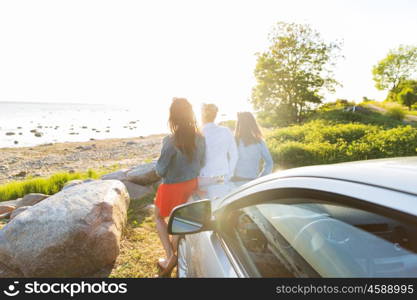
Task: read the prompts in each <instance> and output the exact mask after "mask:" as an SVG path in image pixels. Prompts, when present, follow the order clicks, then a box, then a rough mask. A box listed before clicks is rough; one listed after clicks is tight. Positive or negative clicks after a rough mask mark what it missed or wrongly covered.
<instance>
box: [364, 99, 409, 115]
mask: <svg viewBox="0 0 417 300" xmlns="http://www.w3.org/2000/svg"><path fill="white" fill-rule="evenodd" d="M363 104H371V105H375V106H378V107H380V108H383V109H386V110H390V109H392V108H393V107H394V108H398V109H401V111H402V112H403V113H404V115H412V116H417V110H416V109H417V105H415V106H413V107H412V110H409V109H408V107H406V106H404V105H401V104H399V103H393V102H388V101H368V102H365V103H363Z"/></svg>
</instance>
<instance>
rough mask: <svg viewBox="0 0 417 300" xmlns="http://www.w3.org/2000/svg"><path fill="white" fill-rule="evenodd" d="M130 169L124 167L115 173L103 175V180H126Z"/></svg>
mask: <svg viewBox="0 0 417 300" xmlns="http://www.w3.org/2000/svg"><path fill="white" fill-rule="evenodd" d="M127 171H128V169H124V170H119V171H116V172H113V173H109V174H106V175H103V176H102V177H101V179H102V180H125V179H126V177H127V175H126V173H127Z"/></svg>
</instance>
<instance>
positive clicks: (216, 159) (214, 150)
mask: <svg viewBox="0 0 417 300" xmlns="http://www.w3.org/2000/svg"><path fill="white" fill-rule="evenodd" d="M203 134H204V137H205V138H206V160H205V162H206V163H205V166H204V167H203V168H202V169H201V171H200V176H202V177H215V176H225V177H226V179H230V178H231V177H232V176H233V174H234V171H235V167H236V163H237V160H238V151H237V147H236V142H235V138H234V136H233V134H232V132H231V131H230V130H229V129H228V128H226V127H223V126H218V125H216V124H214V123H207V124H206V125H204V127H203Z"/></svg>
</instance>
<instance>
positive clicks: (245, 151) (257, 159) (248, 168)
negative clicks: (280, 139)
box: [233, 112, 274, 181]
mask: <svg viewBox="0 0 417 300" xmlns="http://www.w3.org/2000/svg"><path fill="white" fill-rule="evenodd" d="M235 138H236V144H237V148H238V152H239V159H238V161H237V164H236V168H235V176H234V178H233V181H249V180H253V179H255V178H257V177H260V176H264V175H267V174H270V173H271V172H272V168H273V165H274V163H273V161H272V157H271V154H270V153H269V150H268V147H267V146H266V144H265V142H264V140H263V138H262V133H261V130H260V129H259V126H258V124H257V122H256V120H255V117H254V116H253V114H252V113H250V112H240V113H238V115H237V123H236V131H235ZM261 161H263V162H264V166H263V169H262V170H261V169H260V163H261Z"/></svg>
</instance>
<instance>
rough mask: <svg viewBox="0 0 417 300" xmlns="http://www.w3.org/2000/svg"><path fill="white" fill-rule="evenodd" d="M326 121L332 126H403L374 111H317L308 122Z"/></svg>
mask: <svg viewBox="0 0 417 300" xmlns="http://www.w3.org/2000/svg"><path fill="white" fill-rule="evenodd" d="M312 120H324V121H328V122H331V123H332V124H340V123H361V124H370V125H379V126H383V127H385V128H393V127H396V126H398V125H402V122H401V121H400V120H398V119H395V118H392V117H391V116H390V115H383V114H380V113H377V112H373V111H366V110H365V111H361V112H359V111H357V112H351V111H344V110H340V109H337V110H327V111H317V112H315V113H313V114H311V115H310V117H309V119H308V120H307V121H312Z"/></svg>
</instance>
